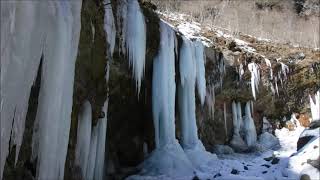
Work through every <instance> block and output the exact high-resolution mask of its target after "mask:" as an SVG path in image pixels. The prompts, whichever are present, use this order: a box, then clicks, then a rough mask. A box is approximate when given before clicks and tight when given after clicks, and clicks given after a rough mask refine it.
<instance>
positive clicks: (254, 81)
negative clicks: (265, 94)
mask: <svg viewBox="0 0 320 180" xmlns="http://www.w3.org/2000/svg"><path fill="white" fill-rule="evenodd" d="M248 69H249V71H250V73H251V91H252V96H253V98H254V99H256V94H257V91H258V89H259V81H260V71H259V66H258V65H257V64H256V63H254V62H251V63H249V64H248Z"/></svg>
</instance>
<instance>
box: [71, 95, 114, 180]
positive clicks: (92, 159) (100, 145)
mask: <svg viewBox="0 0 320 180" xmlns="http://www.w3.org/2000/svg"><path fill="white" fill-rule="evenodd" d="M107 109H108V100H106V101H105V103H104V106H103V108H102V111H103V113H104V117H102V118H100V119H99V120H98V123H97V125H96V126H95V127H94V128H93V129H92V130H91V121H92V118H91V111H92V110H91V105H90V103H89V102H88V101H86V102H85V103H84V105H83V108H82V111H81V112H80V115H79V120H78V132H77V134H78V135H77V146H76V164H77V165H79V166H80V168H81V171H82V177H84V178H85V179H98V180H102V179H103V176H104V162H105V143H106V133H107V132H106V131H107Z"/></svg>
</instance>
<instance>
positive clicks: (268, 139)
mask: <svg viewBox="0 0 320 180" xmlns="http://www.w3.org/2000/svg"><path fill="white" fill-rule="evenodd" d="M258 142H259V144H261V145H262V146H264V147H265V148H268V149H271V148H273V147H276V146H278V145H279V140H278V139H277V138H276V137H275V136H274V135H272V134H270V133H268V132H265V133H262V134H261V135H260V136H259V140H258Z"/></svg>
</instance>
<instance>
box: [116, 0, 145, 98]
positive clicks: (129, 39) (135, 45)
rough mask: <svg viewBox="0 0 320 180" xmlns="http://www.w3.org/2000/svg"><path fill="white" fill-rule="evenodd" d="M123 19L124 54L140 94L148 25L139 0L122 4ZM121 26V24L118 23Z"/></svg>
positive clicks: (130, 0) (129, 0)
mask: <svg viewBox="0 0 320 180" xmlns="http://www.w3.org/2000/svg"><path fill="white" fill-rule="evenodd" d="M120 11H121V13H122V14H121V17H122V18H123V23H122V26H123V27H122V33H123V42H122V43H123V47H125V49H123V50H124V53H125V54H126V55H127V57H128V59H129V65H130V67H132V73H133V77H134V79H135V80H136V86H137V92H138V94H139V93H140V86H141V80H142V78H143V75H144V66H145V55H146V34H147V33H146V24H145V20H144V16H143V14H142V12H141V9H140V6H139V3H138V1H137V0H126V1H123V2H122V4H121V9H120ZM118 24H120V22H118Z"/></svg>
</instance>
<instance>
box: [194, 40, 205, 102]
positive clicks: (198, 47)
mask: <svg viewBox="0 0 320 180" xmlns="http://www.w3.org/2000/svg"><path fill="white" fill-rule="evenodd" d="M194 47H195V60H196V67H197V78H196V81H197V90H198V95H199V98H200V102H201V104H202V105H203V103H204V99H205V96H206V76H205V54H204V46H203V44H202V42H201V41H196V42H194Z"/></svg>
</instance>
